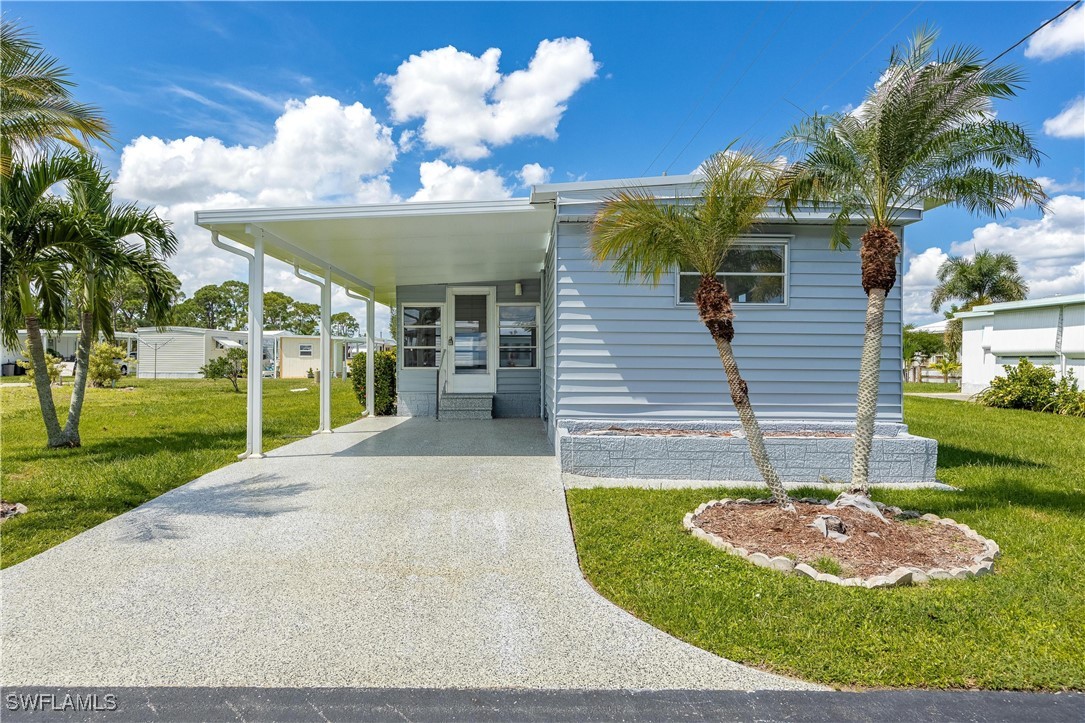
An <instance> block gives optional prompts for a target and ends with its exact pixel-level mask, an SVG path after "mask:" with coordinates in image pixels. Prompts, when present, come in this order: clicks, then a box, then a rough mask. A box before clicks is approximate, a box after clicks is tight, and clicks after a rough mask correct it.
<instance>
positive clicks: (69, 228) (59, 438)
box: [0, 155, 98, 447]
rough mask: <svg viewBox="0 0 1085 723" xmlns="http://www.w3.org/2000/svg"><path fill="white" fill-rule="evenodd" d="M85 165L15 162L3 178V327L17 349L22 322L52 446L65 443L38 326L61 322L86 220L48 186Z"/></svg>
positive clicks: (61, 159)
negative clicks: (68, 275)
mask: <svg viewBox="0 0 1085 723" xmlns="http://www.w3.org/2000/svg"><path fill="white" fill-rule="evenodd" d="M84 171H85V167H84V165H83V164H82V163H81V162H80V161H79V159H77V158H75V157H73V156H66V155H61V156H52V157H46V158H40V159H38V160H36V161H34V162H32V163H30V164H29V165H23V164H21V163H19V162H15V163H14V165H13V166H12V172H11V174H10V175H2V176H0V198H2V199H3V204H2V206H0V220H2V223H0V229H2V231H0V332H2V334H0V335H2V337H3V342H4V344H5V345H6V346H8V347H10V348H15V347H17V346H18V343H19V342H18V331H19V329H20V327H24V328H25V329H26V333H27V345H28V347H29V349H30V360H31V363H32V364H33V368H34V386H35V387H36V388H37V392H38V401H39V403H40V406H41V413H42V419H43V420H44V422H45V430H46V434H47V436H48V439H49V446H52V447H56V446H63V445H64V444H65V443H66V440H65V437H64V434H63V432H62V430H61V428H60V423H59V422H58V421H57V414H56V407H55V405H54V404H53V395H52V391H51V390H50V388H49V374H48V369H47V365H46V361H45V348H44V345H43V344H42V340H41V328H42V325H43V324H44V325H45V327H46V328H60V326H61V325H62V324H63V320H64V301H65V291H66V286H65V274H66V273H67V270H68V269H69V268H70V266H71V264H72V263H73V262H74V261H75V259H76V258H77V256H78V254H79V253H80V252H81V251H82V250H83V249H84V247H85V246H87V245H90V246H92V247H93V246H96V245H98V242H97V240H96V239H95V238H91V239H90V241H87V240H86V239H87V236H88V233H87V232H88V229H87V227H86V224H85V223H84V219H82V218H80V217H79V216H77V215H76V214H74V213H72V210H71V207H70V205H68V204H66V203H65V202H64V201H62V200H60V199H58V198H57V197H55V196H52V195H51V194H50V193H49V189H50V188H51V187H52V186H54V185H56V184H58V183H63V182H66V181H71V180H73V179H75V178H78V177H79V175H80V174H81V173H83V172H84Z"/></svg>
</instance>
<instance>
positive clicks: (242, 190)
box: [117, 96, 396, 205]
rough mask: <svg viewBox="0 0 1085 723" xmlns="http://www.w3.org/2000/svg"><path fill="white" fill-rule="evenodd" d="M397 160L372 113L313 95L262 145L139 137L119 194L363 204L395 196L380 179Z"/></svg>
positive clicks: (129, 149)
mask: <svg viewBox="0 0 1085 723" xmlns="http://www.w3.org/2000/svg"><path fill="white" fill-rule="evenodd" d="M395 158H396V146H395V143H394V142H393V140H392V132H391V129H390V128H388V127H387V126H384V125H381V124H380V123H378V122H377V120H376V119H375V118H374V117H373V113H372V112H371V111H370V110H369V109H368V108H366V107H365V106H364V105H362V104H361V103H354V104H352V105H348V106H344V105H342V104H341V103H340V102H339V101H337V100H335V99H334V98H328V97H324V96H313V97H311V98H309V99H308V100H306V101H304V102H301V101H290V102H289V103H288V104H287V105H286V109H285V111H284V112H283V114H282V115H281V116H279V118H278V119H277V120H276V121H275V137H274V138H273V139H272V140H271V142H269V143H268V144H266V145H263V146H241V145H234V146H228V145H226V144H224V143H223V142H222V141H220V140H218V139H217V138H210V137H209V138H200V137H196V136H189V137H187V138H180V139H174V140H163V139H161V138H157V137H150V138H148V137H147V136H140V137H139V138H136V139H135V140H134V141H132V142H131V143H129V144H128V145H127V146H126V147H125V148H124V151H123V152H122V154H121V168H120V172H119V173H118V175H117V191H118V193H120V194H121V195H124V196H128V197H131V198H142V199H144V200H150V201H153V202H156V203H172V202H176V201H182V200H186V199H196V198H208V197H211V196H213V195H215V194H217V193H226V192H233V193H239V194H241V195H243V196H244V197H245V198H247V199H249V200H250V201H251V202H253V203H257V204H266V205H281V204H290V203H292V204H299V203H311V202H316V201H343V200H350V201H363V200H368V199H370V198H375V197H381V196H383V197H384V198H388V197H390V196H391V192H390V190H389V188H388V181H387V179H386V178H384V177H383V176H382V175H380V174H383V173H384V172H385V171H387V170H388V168H389V167H390V166H391V164H392V162H393V161H394V160H395Z"/></svg>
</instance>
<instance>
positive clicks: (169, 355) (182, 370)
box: [136, 326, 247, 379]
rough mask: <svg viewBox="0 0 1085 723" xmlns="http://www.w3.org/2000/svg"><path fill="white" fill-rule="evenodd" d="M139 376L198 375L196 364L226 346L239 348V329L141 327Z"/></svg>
mask: <svg viewBox="0 0 1085 723" xmlns="http://www.w3.org/2000/svg"><path fill="white" fill-rule="evenodd" d="M136 333H137V336H138V337H139V359H140V365H139V378H140V379H199V378H201V377H203V374H201V373H200V367H202V366H203V365H204V364H206V363H207V362H209V361H211V360H212V359H214V358H216V357H220V356H223V355H224V354H225V353H226V350H227V349H229V348H230V347H235V348H243V347H244V345H245V342H246V338H247V335H246V334H245V332H243V331H223V330H221V329H197V328H195V327H190V326H166V327H162V328H155V327H153V326H150V327H141V328H140V329H138V330H137V332H136Z"/></svg>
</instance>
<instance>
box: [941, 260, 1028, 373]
mask: <svg viewBox="0 0 1085 723" xmlns="http://www.w3.org/2000/svg"><path fill="white" fill-rule="evenodd" d="M1026 296H1028V284H1026V283H1025V280H1024V279H1023V278H1022V277H1021V274H1019V273H1018V272H1017V259H1015V258H1014V257H1013V256H1011V255H1010V254H1003V253H999V254H996V253H992V252H991V251H989V250H987V249H984V250H983V251H980V252H978V253H976V255H975V257H974V258H972V259H966V258H962V257H960V256H951V257H949V258H948V259H946V260H945V261H943V262H942V265H941V266H939V267H938V285H937V286H935V287H934V291H933V292H932V293H931V311H938V310H939V309H940V308H942V306H943V305H944V304H945V303H946V302H948V301H952V300H957V301H961V302H963V303H962V304H961V305H960V306H958V305H957V304H954V305H953V308H952V313H951V314H950V315H949V317H950V318H949V323H947V324H946V331H945V335H944V336H945V342H946V350H947V351H948V352H949V353H950V355H951V356H953V357H954V358H956V355H957V352H959V351H960V348H961V320H960V319H954V318H953V314H956V313H957V312H958V311H969V310H970V309H972V307H974V306H982V305H983V304H996V303H998V302H1000V301H1020V300H1021V299H1024V298H1025V297H1026Z"/></svg>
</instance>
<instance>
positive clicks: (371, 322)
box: [365, 290, 377, 417]
mask: <svg viewBox="0 0 1085 723" xmlns="http://www.w3.org/2000/svg"><path fill="white" fill-rule="evenodd" d="M376 307H377V294H376V292H375V291H373V290H370V291H369V299H368V300H367V301H366V302H365V411H366V414H368V415H369V416H370V417H375V416H377V413H376V410H374V409H373V407H374V401H373V398H374V394H373V350H374V345H373V334H374V331H375V328H376V326H377V308H376Z"/></svg>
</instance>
